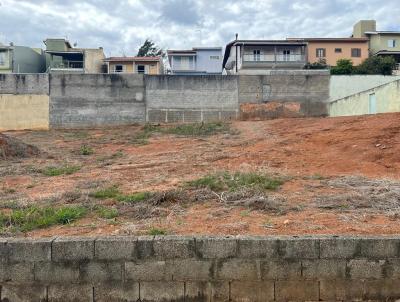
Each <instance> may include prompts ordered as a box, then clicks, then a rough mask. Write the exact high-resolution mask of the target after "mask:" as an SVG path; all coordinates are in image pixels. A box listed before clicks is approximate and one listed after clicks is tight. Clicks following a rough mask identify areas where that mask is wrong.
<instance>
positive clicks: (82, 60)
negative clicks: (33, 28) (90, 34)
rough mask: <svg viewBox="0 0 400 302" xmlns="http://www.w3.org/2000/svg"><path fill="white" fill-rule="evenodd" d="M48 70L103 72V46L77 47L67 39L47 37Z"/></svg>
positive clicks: (60, 71)
mask: <svg viewBox="0 0 400 302" xmlns="http://www.w3.org/2000/svg"><path fill="white" fill-rule="evenodd" d="M44 44H45V45H46V51H45V53H46V72H49V73H103V72H105V68H104V63H103V60H104V58H105V56H104V52H103V48H101V47H100V48H75V47H72V46H71V44H70V43H69V42H68V41H67V40H65V39H46V40H45V41H44Z"/></svg>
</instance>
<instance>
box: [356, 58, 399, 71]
mask: <svg viewBox="0 0 400 302" xmlns="http://www.w3.org/2000/svg"><path fill="white" fill-rule="evenodd" d="M395 68H396V60H395V59H394V58H393V57H391V56H388V57H378V56H374V57H370V58H368V59H366V60H364V62H362V63H361V64H360V65H358V66H356V67H355V70H354V72H355V73H356V74H382V75H392V73H393V69H395Z"/></svg>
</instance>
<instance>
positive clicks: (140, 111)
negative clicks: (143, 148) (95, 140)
mask: <svg viewBox="0 0 400 302" xmlns="http://www.w3.org/2000/svg"><path fill="white" fill-rule="evenodd" d="M49 80H50V127H51V128H78V127H96V126H113V125H124V124H132V123H144V122H145V107H146V104H145V88H144V80H143V75H133V74H130V75H122V74H51V75H50V76H49Z"/></svg>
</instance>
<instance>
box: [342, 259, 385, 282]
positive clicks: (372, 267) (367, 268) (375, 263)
mask: <svg viewBox="0 0 400 302" xmlns="http://www.w3.org/2000/svg"><path fill="white" fill-rule="evenodd" d="M385 264H386V261H385V260H368V259H353V260H350V261H348V263H347V270H348V274H349V277H350V278H351V279H381V278H383V269H384V266H385Z"/></svg>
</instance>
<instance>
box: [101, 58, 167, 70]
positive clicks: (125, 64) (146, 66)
mask: <svg viewBox="0 0 400 302" xmlns="http://www.w3.org/2000/svg"><path fill="white" fill-rule="evenodd" d="M104 62H105V63H106V64H107V72H108V73H143V74H163V72H164V66H163V60H162V57H110V58H106V59H104Z"/></svg>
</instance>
